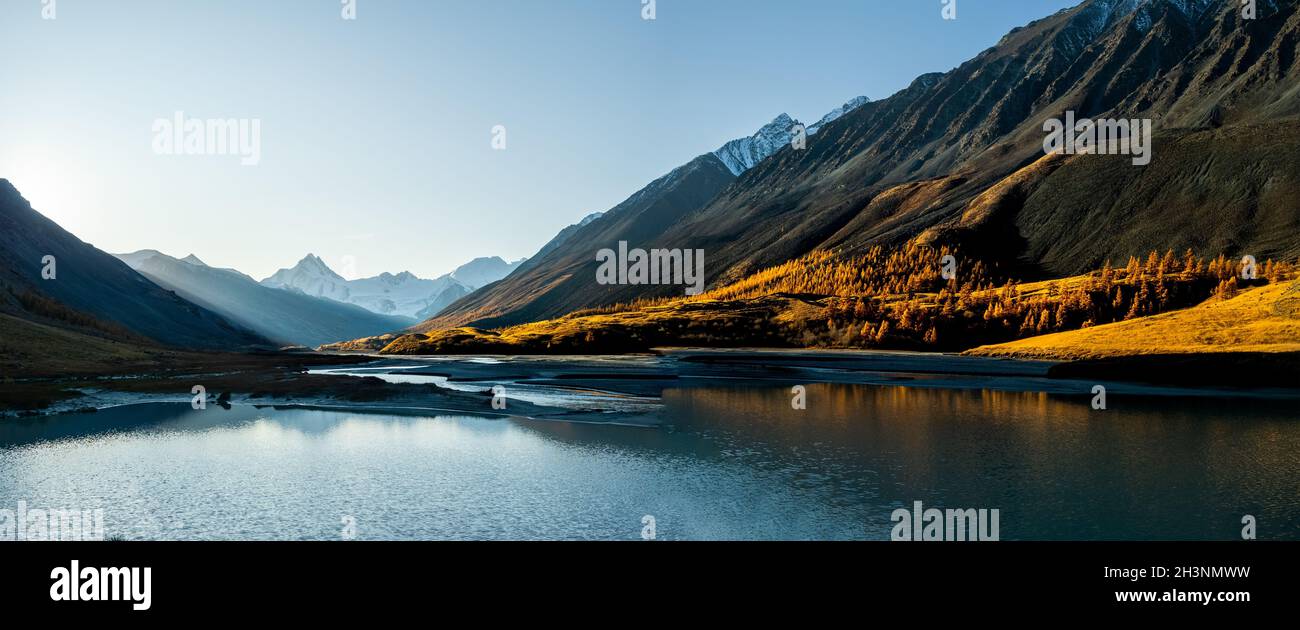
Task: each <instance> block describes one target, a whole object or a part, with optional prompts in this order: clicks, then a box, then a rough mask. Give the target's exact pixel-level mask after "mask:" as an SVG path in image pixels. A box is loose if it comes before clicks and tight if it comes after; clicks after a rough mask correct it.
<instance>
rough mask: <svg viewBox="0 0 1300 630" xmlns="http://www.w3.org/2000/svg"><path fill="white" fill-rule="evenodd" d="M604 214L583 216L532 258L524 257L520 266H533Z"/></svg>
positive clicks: (594, 213)
mask: <svg viewBox="0 0 1300 630" xmlns="http://www.w3.org/2000/svg"><path fill="white" fill-rule="evenodd" d="M602 216H605V213H604V212H593V213H591V214H589V215H587V216H585V217H583V218H582V220H581V221H578V222H577V223H574V224H573V225H570V226H568V227H566V228H564V229H563V230H560V231H559V233H558V234H556V235H555V237H554V238H552V239H551V240H549V241H547V243H546V244H545V245H543V246H542V248H541V249H539V250H537V253H536V254H533V257H532V258H527V259H524V261H523V262H522V263H521V264H520V265H519V267H520V268H521V269H526V268H528V267H531V266H532V265H533V262H534V261H537V260H541V259H543V258H545V257H546V255H547V254H549V253H551V252H553V251H555V250H556V249H558V248H559V247H560V246H561V245H563V244H564V243H565V241H568V240H569V238H570V237H572V236H573V235H574V234H576V233H577V232H578V230H580V229H582V228H584V227H587V225H588V224H590V223H591V222H592V221H595V220H596V219H599V218H600V217H602Z"/></svg>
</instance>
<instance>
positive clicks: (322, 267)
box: [262, 254, 387, 313]
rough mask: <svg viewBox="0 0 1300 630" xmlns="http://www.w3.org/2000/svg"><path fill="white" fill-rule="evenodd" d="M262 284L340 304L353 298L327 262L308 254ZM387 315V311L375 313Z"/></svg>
mask: <svg viewBox="0 0 1300 630" xmlns="http://www.w3.org/2000/svg"><path fill="white" fill-rule="evenodd" d="M262 284H264V285H266V286H268V287H271V288H273V289H296V290H298V291H301V292H303V293H305V294H307V295H310V296H312V297H323V298H329V299H331V300H335V301H338V302H347V301H349V298H351V297H352V292H351V291H350V290H348V281H347V280H344V279H343V276H340V275H339V274H337V273H334V270H333V269H330V267H329V265H327V264H325V261H323V260H321V259H320V257H319V256H317V255H315V254H307V256H305V257H304V258H303V259H302V260H300V261H298V264H296V265H294V266H292V267H290V268H288V269H281V270H279V271H277V272H275V273H274V274H272V275H271V277H269V278H267V279H265V280H262ZM375 312H377V313H386V312H387V311H382V310H380V311H375Z"/></svg>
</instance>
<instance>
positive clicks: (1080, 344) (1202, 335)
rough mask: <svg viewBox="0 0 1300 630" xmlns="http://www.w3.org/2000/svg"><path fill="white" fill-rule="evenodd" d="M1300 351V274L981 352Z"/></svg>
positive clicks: (1079, 355) (1045, 355)
mask: <svg viewBox="0 0 1300 630" xmlns="http://www.w3.org/2000/svg"><path fill="white" fill-rule="evenodd" d="M1297 351H1300V280H1292V281H1289V282H1280V283H1276V284H1270V285H1266V286H1263V287H1258V288H1255V289H1250V290H1247V291H1243V292H1242V293H1240V294H1238V295H1237V296H1236V297H1234V298H1232V299H1228V300H1211V301H1209V302H1206V303H1203V304H1201V305H1199V306H1195V307H1193V308H1189V309H1186V310H1181V311H1174V312H1171V313H1165V314H1162V315H1153V316H1150V317H1143V318H1140V319H1134V320H1129V321H1123V322H1117V323H1113V324H1107V325H1104V326H1097V327H1094V328H1084V329H1081V330H1072V331H1068V332H1061V333H1055V334H1050V335H1043V336H1040V337H1031V338H1028V339H1021V340H1019V341H1013V342H1010V343H1003V344H997V345H990V346H982V347H979V348H975V349H973V350H970V351H968V352H967V354H971V355H979V356H1000V357H1016V358H1035V359H1069V360H1074V359H1097V358H1110V357H1127V356H1140V355H1154V354H1193V353H1221V352H1269V353H1276V352H1297Z"/></svg>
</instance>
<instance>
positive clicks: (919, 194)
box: [418, 0, 1300, 330]
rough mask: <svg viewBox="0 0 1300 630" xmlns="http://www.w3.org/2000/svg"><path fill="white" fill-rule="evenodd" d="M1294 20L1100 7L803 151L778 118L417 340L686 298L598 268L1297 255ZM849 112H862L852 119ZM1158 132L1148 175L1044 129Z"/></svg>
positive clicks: (1067, 263)
mask: <svg viewBox="0 0 1300 630" xmlns="http://www.w3.org/2000/svg"><path fill="white" fill-rule="evenodd" d="M1297 57H1300V12H1298V11H1297V2H1296V1H1295V0H1286V1H1281V0H1261V1H1260V2H1259V3H1258V4H1257V15H1256V17H1255V19H1245V18H1244V17H1243V16H1242V11H1241V7H1240V6H1239V3H1235V2H1219V1H1217V0H1086V1H1085V2H1082V3H1081V4H1079V5H1078V6H1075V7H1072V8H1070V9H1065V10H1062V11H1060V12H1058V13H1056V14H1054V15H1051V16H1049V17H1046V18H1043V19H1041V20H1037V21H1034V22H1032V23H1030V24H1028V25H1026V26H1024V27H1021V28H1016V29H1014V30H1012V31H1011V32H1010V33H1008V34H1007V35H1006V36H1005V37H1003V38H1002V39H1001V41H999V42H998V43H997V44H996V45H995V46H993V47H991V48H989V49H988V50H985V51H984V52H982V53H980V54H979V55H977V56H976V57H975V58H974V59H971V60H970V61H968V62H966V63H963V64H961V65H960V66H958V67H957V68H955V69H953V70H951V71H949V72H945V73H933V74H926V75H922V76H920V77H918V78H917V79H916V80H915V81H913V82H912V84H911V85H909V86H908V87H907V88H905V89H903V90H901V91H899V92H898V93H896V94H894V95H892V96H890V97H888V98H885V99H881V100H877V101H870V102H867V101H865V100H855V101H850V103H849V104H846V106H845V107H844V108H841V109H842V110H843V111H836V112H832V113H831V114H830V115H828V116H827V119H826V120H825V121H824V122H819V123H817V124H816V125H814V127H815V128H816V129H815V133H814V134H811V135H810V137H809V138H808V141H807V146H806V148H805V149H803V150H795V149H794V148H792V147H791V146H790V143H789V141H788V140H789V129H790V126H791V125H793V124H794V122H795V121H793V119H791V118H789V117H788V116H784V115H783V116H779V117H777V119H775V120H774V121H773V122H772V123H770V124H769V125H766V126H765V127H764V128H763V129H762V130H760V131H759V132H758V133H757V134H755V135H754V136H753V137H751V138H745V139H742V140H738V141H734V142H732V143H728V144H727V145H726V146H724V147H722V148H721V149H719V151H718V152H716V153H712V154H707V155H704V156H701V157H699V158H696V159H695V160H692V161H691V162H689V163H688V164H686V165H685V166H683V167H680V168H678V169H676V170H674V171H673V172H672V173H670V174H669V175H667V176H665V177H663V178H660V179H659V180H656V181H654V182H652V183H651V184H649V185H648V186H646V187H645V188H644V189H642V190H641V191H639V192H637V193H636V194H634V195H632V196H631V197H630V198H628V199H627V200H626V201H624V202H623V203H622V204H620V205H619V206H616V207H615V208H613V209H611V210H609V211H608V212H606V213H605V214H604V215H603V216H601V217H600V218H598V219H596V220H594V221H591V222H590V223H588V224H587V225H585V226H582V227H580V228H578V229H575V230H573V232H572V234H570V235H568V236H567V237H566V238H565V239H563V242H562V243H560V244H558V245H557V246H555V247H553V248H551V250H550V251H549V252H545V253H544V254H539V255H538V256H537V257H535V258H534V260H533V261H532V262H531V263H530V264H529V265H528V266H527V267H526V268H525V269H522V270H521V271H520V272H518V273H515V274H513V275H512V276H510V277H509V278H506V279H505V280H503V281H501V282H499V283H497V284H495V285H493V286H491V287H487V288H486V289H484V290H482V291H478V292H476V293H474V294H473V295H470V296H468V297H466V298H464V299H462V300H460V301H458V302H457V303H455V304H453V305H452V306H451V307H449V308H448V309H446V310H444V311H443V312H442V313H441V314H439V315H438V316H437V317H435V318H433V319H432V320H429V321H426V322H424V323H422V324H420V325H419V327H418V329H421V330H431V329H439V328H452V327H456V326H463V325H472V326H479V327H488V328H492V327H499V326H504V325H510V324H518V323H524V322H529V321H536V320H539V319H545V318H550V317H557V316H560V315H564V314H566V313H569V312H573V311H575V310H581V309H585V308H591V307H599V306H606V305H611V304H618V303H631V302H634V301H636V300H639V299H644V298H656V297H666V296H671V295H681V287H672V286H654V285H630V284H628V285H601V284H597V283H596V282H595V270H596V267H597V263H596V261H595V253H596V252H597V251H599V250H600V249H602V248H612V247H615V246H616V245H617V243H618V242H619V241H626V242H628V243H629V245H630V246H631V247H646V248H649V247H665V248H681V249H703V250H704V251H705V252H706V265H705V272H706V275H707V277H708V282H709V286H716V285H718V284H720V283H727V282H733V281H737V280H741V279H743V278H745V277H747V276H749V275H750V274H753V273H755V272H757V271H759V270H761V269H764V268H767V267H772V266H775V265H778V264H782V263H784V262H786V261H789V260H792V259H795V258H797V257H799V256H802V255H804V254H807V253H809V252H812V251H817V250H827V251H834V252H837V253H838V254H839V255H844V256H848V255H853V254H857V253H862V252H866V251H868V250H870V249H871V248H873V247H876V246H881V247H896V246H899V245H901V244H903V243H905V242H907V241H909V240H914V239H919V240H920V241H921V242H923V243H926V244H932V245H945V244H946V245H953V246H957V247H960V248H961V249H962V251H963V252H964V253H966V254H968V255H971V256H976V257H979V258H981V259H984V260H987V261H989V262H995V263H998V264H999V265H1002V266H1003V268H1005V269H1008V270H1013V271H1015V273H1016V274H1017V276H1018V277H1025V278H1031V279H1032V278H1049V277H1063V276H1067V275H1073V274H1077V273H1081V272H1085V271H1087V270H1091V269H1096V268H1099V267H1101V265H1102V264H1103V263H1104V262H1105V261H1106V260H1110V261H1113V262H1117V263H1121V264H1122V262H1123V261H1125V260H1126V259H1127V258H1128V257H1129V256H1141V255H1145V254H1146V253H1147V252H1150V251H1151V250H1160V251H1165V250H1170V249H1172V250H1174V251H1178V252H1182V251H1184V250H1186V249H1189V248H1190V249H1193V250H1194V251H1196V252H1197V253H1199V254H1204V255H1208V256H1217V255H1219V254H1221V253H1228V254H1230V255H1244V254H1251V255H1254V256H1255V257H1257V258H1259V259H1261V260H1262V259H1264V258H1266V257H1272V258H1284V257H1285V258H1290V257H1293V256H1295V255H1297V254H1300V213H1297V211H1296V207H1297V206H1296V200H1297V199H1300V164H1298V163H1297V161H1296V156H1297V155H1300V98H1298V97H1297V95H1300V67H1297V64H1296V59H1297ZM854 105H856V107H855V106H854ZM1067 112H1074V113H1075V115H1076V116H1077V117H1078V118H1085V117H1087V118H1094V119H1101V118H1125V119H1132V118H1142V119H1149V120H1151V121H1152V123H1153V127H1154V129H1155V134H1154V149H1153V161H1152V162H1151V164H1150V165H1148V166H1145V167H1135V166H1133V165H1132V164H1131V163H1130V161H1129V159H1128V157H1127V156H1102V155H1052V156H1045V154H1044V149H1043V140H1044V132H1043V125H1044V122H1045V121H1046V120H1049V119H1063V118H1064V117H1065V114H1066V113H1067Z"/></svg>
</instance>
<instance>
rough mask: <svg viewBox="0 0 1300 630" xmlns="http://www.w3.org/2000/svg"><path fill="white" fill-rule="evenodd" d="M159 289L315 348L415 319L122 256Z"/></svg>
mask: <svg viewBox="0 0 1300 630" xmlns="http://www.w3.org/2000/svg"><path fill="white" fill-rule="evenodd" d="M119 258H121V259H122V260H123V261H129V263H130V264H131V267H132V268H133V269H135V270H136V271H138V272H140V273H141V274H142V275H144V276H145V277H146V278H149V279H150V280H152V281H153V282H154V283H155V284H157V285H159V286H161V287H163V288H165V289H168V290H171V291H175V292H176V294H177V295H180V296H181V297H183V298H185V299H187V300H189V301H191V302H194V303H195V304H198V305H200V306H203V307H204V308H207V309H209V310H211V311H213V312H215V313H218V314H220V315H222V316H223V317H225V318H226V319H228V320H230V321H231V322H234V323H236V324H239V325H241V326H243V327H245V328H248V329H249V330H253V331H255V332H257V333H259V334H261V335H262V336H264V337H266V338H267V339H271V340H273V341H275V342H277V343H281V344H292V345H303V346H310V347H315V346H319V345H322V344H326V343H331V342H334V341H339V340H345V339H355V338H357V337H366V336H370V335H376V334H380V333H385V332H389V331H393V330H398V329H401V328H404V327H406V326H408V325H410V324H411V320H408V319H403V318H398V317H387V316H383V315H377V314H374V313H371V312H370V311H367V310H366V309H363V308H361V307H359V306H353V305H350V304H343V303H340V302H336V301H334V300H329V299H325V298H317V297H310V296H308V295H306V294H303V293H298V292H293V291H284V290H281V289H272V288H270V287H266V286H263V285H261V284H258V283H257V282H256V281H254V280H253V279H252V278H249V277H248V276H245V275H243V274H241V273H238V272H235V271H232V270H228V269H216V268H213V267H209V266H207V265H204V264H203V263H202V261H199V260H198V259H197V258H194V257H192V256H191V257H188V258H186V259H184V260H177V259H175V258H172V257H170V256H166V255H164V254H160V253H154V254H153V255H148V252H147V251H146V252H136V253H135V254H126V255H123V256H119Z"/></svg>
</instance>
